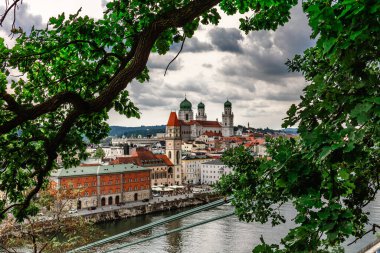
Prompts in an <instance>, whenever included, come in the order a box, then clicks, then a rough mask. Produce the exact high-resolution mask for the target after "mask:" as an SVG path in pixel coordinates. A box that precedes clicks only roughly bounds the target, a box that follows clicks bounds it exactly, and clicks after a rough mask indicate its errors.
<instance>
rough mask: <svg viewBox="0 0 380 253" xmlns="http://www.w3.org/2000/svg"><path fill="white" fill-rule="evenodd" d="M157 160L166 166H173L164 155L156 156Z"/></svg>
mask: <svg viewBox="0 0 380 253" xmlns="http://www.w3.org/2000/svg"><path fill="white" fill-rule="evenodd" d="M156 157H157V158H158V159H162V160H163V161H164V162H165V163H166V165H167V166H174V164H173V163H172V162H171V161H170V159H169V158H168V157H167V156H166V155H156Z"/></svg>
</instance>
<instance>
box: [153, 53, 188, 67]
mask: <svg viewBox="0 0 380 253" xmlns="http://www.w3.org/2000/svg"><path fill="white" fill-rule="evenodd" d="M174 57H175V55H174V54H166V55H158V54H151V55H150V57H149V60H148V64H147V66H148V68H149V69H162V70H165V69H166V67H167V66H168V64H169V62H170V61H171V60H172V59H174ZM181 68H182V65H181V59H180V58H177V59H176V60H175V61H173V62H172V63H171V64H170V66H169V69H168V70H169V71H170V70H180V69H181Z"/></svg>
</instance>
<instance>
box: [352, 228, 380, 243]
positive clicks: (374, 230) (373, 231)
mask: <svg viewBox="0 0 380 253" xmlns="http://www.w3.org/2000/svg"><path fill="white" fill-rule="evenodd" d="M376 228H380V226H379V225H377V224H372V228H371V229H370V230H368V231H367V232H365V233H364V234H362V235H361V236H360V237H358V238H356V239H355V240H354V241H352V242H350V243H349V244H347V246H351V245H352V244H354V243H356V242H357V241H359V240H360V239H362V238H363V237H364V236H365V235H367V234H369V233H371V232H372V233H376Z"/></svg>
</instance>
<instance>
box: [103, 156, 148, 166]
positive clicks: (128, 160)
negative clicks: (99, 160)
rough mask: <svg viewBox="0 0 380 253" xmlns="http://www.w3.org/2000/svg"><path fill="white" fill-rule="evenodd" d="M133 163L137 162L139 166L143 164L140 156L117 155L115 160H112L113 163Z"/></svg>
mask: <svg viewBox="0 0 380 253" xmlns="http://www.w3.org/2000/svg"><path fill="white" fill-rule="evenodd" d="M127 163H132V164H136V165H138V166H142V162H141V160H140V159H139V158H138V157H116V159H115V160H112V161H111V162H110V164H111V165H113V164H127Z"/></svg>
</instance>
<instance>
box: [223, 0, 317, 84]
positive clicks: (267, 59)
mask: <svg viewBox="0 0 380 253" xmlns="http://www.w3.org/2000/svg"><path fill="white" fill-rule="evenodd" d="M291 15H292V19H291V21H290V22H289V23H288V24H286V25H285V26H284V27H280V28H279V29H278V30H277V31H275V32H273V31H258V32H252V33H250V34H249V35H248V36H247V37H246V39H245V40H244V42H245V44H244V47H243V48H242V54H238V55H235V57H229V58H228V59H227V60H226V61H225V62H224V64H223V65H222V67H221V68H220V69H219V73H220V74H221V75H222V76H221V78H225V79H226V80H229V81H232V82H234V83H239V82H240V83H241V85H242V86H243V87H246V88H249V87H250V86H251V84H252V83H256V82H259V81H261V82H266V83H270V84H274V85H278V86H286V84H287V82H288V79H289V78H294V77H301V75H300V74H299V73H291V72H289V71H288V69H287V66H286V65H285V62H286V61H287V60H288V59H291V58H293V57H294V55H295V54H296V53H298V54H300V53H302V52H303V51H304V50H305V49H306V48H308V47H310V46H312V45H313V44H314V41H312V40H310V39H309V36H310V34H311V30H310V28H309V27H308V25H307V18H306V15H305V14H304V13H303V12H302V8H301V6H300V5H298V6H297V7H295V8H293V9H292V11H291ZM244 79H245V82H244Z"/></svg>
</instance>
